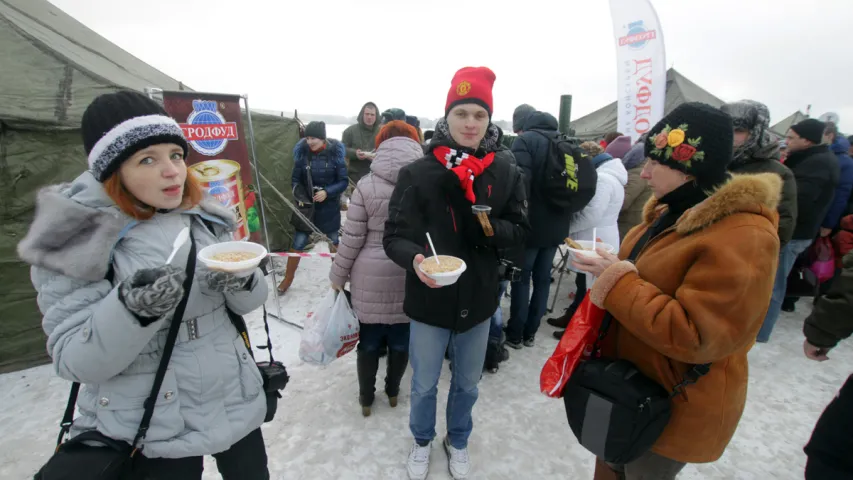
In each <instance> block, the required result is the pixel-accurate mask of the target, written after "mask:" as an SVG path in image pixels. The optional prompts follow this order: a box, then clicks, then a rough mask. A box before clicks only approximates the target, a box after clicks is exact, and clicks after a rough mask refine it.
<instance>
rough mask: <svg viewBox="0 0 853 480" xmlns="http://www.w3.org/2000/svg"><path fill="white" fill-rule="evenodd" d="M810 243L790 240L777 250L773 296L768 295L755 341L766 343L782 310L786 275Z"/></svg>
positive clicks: (786, 281) (786, 287)
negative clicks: (764, 312)
mask: <svg viewBox="0 0 853 480" xmlns="http://www.w3.org/2000/svg"><path fill="white" fill-rule="evenodd" d="M811 244H812V241H811V240H791V241H790V242H788V244H787V245H785V246H784V247H782V250H780V251H779V267H778V268H777V269H776V282H775V283H774V284H773V296H772V297H770V308H769V309H768V310H767V315H766V316H765V317H764V324H762V325H761V330H759V332H758V338H757V339H756V341H758V342H760V343H767V341H768V340H770V334H771V333H772V332H773V327H774V326H775V325H776V320H778V319H779V314H780V313H781V312H782V301H783V300H785V290H787V289H788V275H789V274H790V273H791V270H792V269H793V268H794V263H795V262H796V261H797V257H799V256H800V254H801V253H803V252H805V251H806V249H807V248H809V247H810V246H811Z"/></svg>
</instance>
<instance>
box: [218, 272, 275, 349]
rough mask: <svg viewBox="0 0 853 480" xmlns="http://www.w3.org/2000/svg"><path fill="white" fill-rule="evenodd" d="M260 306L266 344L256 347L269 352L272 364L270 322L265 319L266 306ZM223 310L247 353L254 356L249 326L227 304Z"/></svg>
mask: <svg viewBox="0 0 853 480" xmlns="http://www.w3.org/2000/svg"><path fill="white" fill-rule="evenodd" d="M259 281H263V280H259ZM261 308H262V309H263V311H264V330H265V331H266V333H267V344H266V345H260V346H258V348H259V349H261V350H266V351H267V353H269V356H270V364H272V363H273V362H275V358H273V353H272V337H270V324H269V321H268V320H267V306H266V305H262V306H261ZM225 310H226V311H227V312H228V318H229V319H231V323H232V324H233V325H234V328H236V329H237V333H239V334H240V337H242V338H243V343H245V344H246V349H248V350H249V354H251V355H252V358H254V357H255V354H254V352H252V342H251V341H250V340H249V328H248V327H247V326H246V320H245V319H244V318H243V317H242V316H241V315H237V314H236V313H234V311H233V310H231V309H230V308H228V306H226V307H225Z"/></svg>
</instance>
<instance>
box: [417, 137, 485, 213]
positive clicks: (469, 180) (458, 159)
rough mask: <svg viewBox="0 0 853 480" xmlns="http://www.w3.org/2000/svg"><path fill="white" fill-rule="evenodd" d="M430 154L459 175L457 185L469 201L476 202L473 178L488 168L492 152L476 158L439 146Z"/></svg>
mask: <svg viewBox="0 0 853 480" xmlns="http://www.w3.org/2000/svg"><path fill="white" fill-rule="evenodd" d="M432 154H433V155H435V159H436V160H438V161H439V162H440V163H441V164H442V165H444V166H445V167H446V168H447V169H448V170H452V171H453V173H455V174H456V176H457V177H459V185H460V186H461V187H462V190H464V191H465V198H467V199H468V201H469V202H471V203H477V197H476V195H474V179H475V178H477V177H479V176H480V174H481V173H483V171H484V170H486V169H487V168H489V165H491V164H492V162H493V161H494V160H495V154H494V152H492V153H489V154H487V155H486V156H485V157H483V158H477V157H475V156H473V155H469V154H467V153H463V152H460V151H458V150H455V149H453V148H450V147H444V146H441V147H435V148H434V149H433V151H432Z"/></svg>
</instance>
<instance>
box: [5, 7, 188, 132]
mask: <svg viewBox="0 0 853 480" xmlns="http://www.w3.org/2000/svg"><path fill="white" fill-rule="evenodd" d="M0 45H2V46H3V48H2V49H0V65H3V68H0V85H2V86H3V88H2V90H0V121H3V122H6V123H7V124H11V125H14V124H16V123H35V124H47V125H58V126H66V127H67V126H70V127H75V128H76V127H78V126H79V122H80V118H81V117H82V115H83V111H84V110H85V109H86V107H87V106H88V105H89V103H91V101H92V100H93V99H94V98H95V97H97V96H98V95H100V94H102V93H108V92H110V91H115V90H118V89H132V90H136V91H143V90H144V89H145V87H152V86H156V87H160V88H162V89H164V90H178V89H181V88H182V85H181V84H180V82H178V81H177V80H175V79H173V78H171V77H169V76H168V75H166V74H164V73H162V72H160V71H159V70H157V69H156V68H154V67H152V66H150V65H148V64H146V63H145V62H143V61H142V60H140V59H138V58H136V57H134V56H133V55H131V54H129V53H128V52H126V51H124V50H122V49H121V48H119V47H118V46H116V45H115V44H113V43H111V42H110V41H108V40H107V39H105V38H104V37H102V36H100V35H98V34H97V33H95V32H94V31H92V30H90V29H89V28H86V26H85V25H83V24H82V23H80V22H78V21H77V20H75V19H74V18H72V17H71V16H70V15H68V14H66V13H65V12H63V11H62V10H60V9H58V8H56V7H55V6H53V5H52V4H51V3H50V2H48V1H46V0H0Z"/></svg>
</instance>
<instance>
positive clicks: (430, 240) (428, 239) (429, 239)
mask: <svg viewBox="0 0 853 480" xmlns="http://www.w3.org/2000/svg"><path fill="white" fill-rule="evenodd" d="M427 241H428V242H429V248H431V249H432V254H433V255H435V263H437V264H439V265H441V262H440V261H438V252H436V251H435V245H433V243H432V237H430V236H429V232H427Z"/></svg>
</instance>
